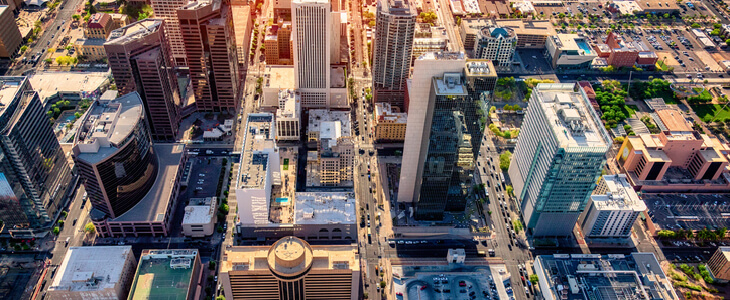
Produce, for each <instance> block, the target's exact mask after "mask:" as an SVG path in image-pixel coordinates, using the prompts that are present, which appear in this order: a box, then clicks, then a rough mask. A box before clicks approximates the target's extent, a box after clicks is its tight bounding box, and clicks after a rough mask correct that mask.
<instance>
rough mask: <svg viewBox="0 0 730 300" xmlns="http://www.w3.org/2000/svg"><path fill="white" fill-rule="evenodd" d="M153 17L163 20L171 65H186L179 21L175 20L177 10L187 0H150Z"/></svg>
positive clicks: (186, 2)
mask: <svg viewBox="0 0 730 300" xmlns="http://www.w3.org/2000/svg"><path fill="white" fill-rule="evenodd" d="M150 4H151V5H152V11H153V12H154V13H155V18H161V19H163V20H165V29H164V31H165V36H166V37H167V39H168V40H169V44H170V55H171V58H172V63H173V66H178V67H184V66H187V64H188V63H187V56H186V55H185V44H184V43H183V38H182V33H181V32H180V23H179V22H178V20H177V10H178V8H180V7H183V6H185V5H186V4H188V0H150Z"/></svg>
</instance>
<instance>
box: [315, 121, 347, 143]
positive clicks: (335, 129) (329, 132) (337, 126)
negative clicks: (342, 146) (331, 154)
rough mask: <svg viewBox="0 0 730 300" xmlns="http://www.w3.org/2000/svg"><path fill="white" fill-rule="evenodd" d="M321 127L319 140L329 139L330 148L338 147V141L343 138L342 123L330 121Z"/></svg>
mask: <svg viewBox="0 0 730 300" xmlns="http://www.w3.org/2000/svg"><path fill="white" fill-rule="evenodd" d="M320 125H321V126H320V130H319V139H320V140H321V139H329V146H330V148H332V147H334V146H337V139H338V138H340V137H342V123H340V122H332V121H329V122H322V124H320Z"/></svg>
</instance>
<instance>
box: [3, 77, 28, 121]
mask: <svg viewBox="0 0 730 300" xmlns="http://www.w3.org/2000/svg"><path fill="white" fill-rule="evenodd" d="M25 80H26V77H22V76H18V77H11V76H2V77H0V104H2V106H3V107H2V108H0V114H1V113H2V112H5V107H6V106H8V105H10V103H11V102H13V99H15V97H16V96H17V94H18V92H20V86H21V85H23V82H24V81H25Z"/></svg>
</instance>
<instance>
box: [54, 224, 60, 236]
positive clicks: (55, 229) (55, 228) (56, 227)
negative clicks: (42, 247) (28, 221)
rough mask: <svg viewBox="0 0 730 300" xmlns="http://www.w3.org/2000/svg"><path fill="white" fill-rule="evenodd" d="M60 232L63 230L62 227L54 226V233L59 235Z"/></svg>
mask: <svg viewBox="0 0 730 300" xmlns="http://www.w3.org/2000/svg"><path fill="white" fill-rule="evenodd" d="M59 232H61V229H60V228H58V226H54V227H53V234H54V235H58V233H59Z"/></svg>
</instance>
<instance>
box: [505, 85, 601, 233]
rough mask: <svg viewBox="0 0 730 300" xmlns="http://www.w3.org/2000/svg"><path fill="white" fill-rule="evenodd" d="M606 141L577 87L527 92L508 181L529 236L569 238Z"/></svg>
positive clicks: (540, 87) (546, 87) (541, 87)
mask: <svg viewBox="0 0 730 300" xmlns="http://www.w3.org/2000/svg"><path fill="white" fill-rule="evenodd" d="M611 143H612V140H611V139H610V138H609V136H608V132H606V129H605V128H604V127H603V123H602V122H601V119H600V118H599V117H598V115H597V114H596V112H595V111H594V110H593V107H592V106H591V104H590V101H589V100H588V96H587V95H586V93H585V91H583V89H582V88H580V87H579V86H578V85H576V84H575V83H554V84H549V83H541V84H538V85H537V86H536V87H535V88H534V89H533V92H532V97H531V98H530V102H529V105H528V107H527V114H526V115H525V119H524V121H523V122H522V127H521V130H520V135H519V137H518V138H517V146H516V147H515V150H514V155H513V156H512V162H511V164H510V167H509V177H510V179H511V180H512V185H513V186H514V194H515V196H516V197H517V199H518V202H519V203H521V212H522V215H523V218H524V220H525V222H526V223H527V226H526V227H527V228H528V230H531V231H532V234H533V235H534V236H568V235H570V233H571V232H572V231H573V227H574V226H575V224H576V221H577V220H578V216H579V215H580V214H581V213H582V212H583V210H584V209H585V206H586V204H587V203H588V199H589V197H590V195H591V192H593V189H594V188H595V186H596V181H598V178H599V176H600V175H601V170H602V169H603V165H604V163H605V160H606V158H605V154H606V152H607V151H608V148H609V146H610V145H611Z"/></svg>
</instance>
